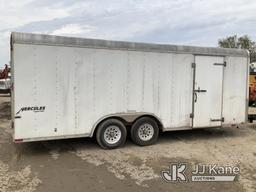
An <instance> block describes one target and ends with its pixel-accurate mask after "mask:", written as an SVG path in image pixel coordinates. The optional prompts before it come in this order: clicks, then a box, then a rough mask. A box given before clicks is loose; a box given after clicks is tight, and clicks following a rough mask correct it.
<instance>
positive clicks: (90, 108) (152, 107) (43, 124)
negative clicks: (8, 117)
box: [11, 33, 249, 149]
mask: <svg viewBox="0 0 256 192" xmlns="http://www.w3.org/2000/svg"><path fill="white" fill-rule="evenodd" d="M248 62H249V59H248V52H247V51H245V50H239V49H223V48H209V47H193V46H178V45H165V44H149V43H135V42H121V41H107V40H96V39H85V38H74V37H61V36H51V35H40V34H28V33H12V35H11V70H12V84H13V86H12V122H13V127H14V142H16V143H19V142H29V141H44V140H53V139H65V138H76V137H93V136H95V138H96V139H97V142H98V143H99V145H100V146H102V147H103V148H109V149H112V148H117V147H120V146H122V145H123V144H124V143H125V140H126V136H127V132H130V134H131V139H132V140H133V141H134V143H136V144H138V145H141V146H144V145H150V144H153V143H155V142H156V141H157V138H158V134H159V132H160V131H163V132H164V131H174V130H191V129H192V130H193V129H199V128H206V127H221V126H228V125H239V124H241V123H244V122H246V121H247V111H248V109H247V108H248V97H249V95H248V69H249V67H248ZM24 69H26V70H24Z"/></svg>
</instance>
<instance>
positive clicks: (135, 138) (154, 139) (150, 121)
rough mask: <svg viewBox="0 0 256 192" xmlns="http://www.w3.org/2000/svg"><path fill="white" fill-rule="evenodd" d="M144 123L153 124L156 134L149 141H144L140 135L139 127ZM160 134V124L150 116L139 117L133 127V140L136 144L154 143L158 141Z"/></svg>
mask: <svg viewBox="0 0 256 192" xmlns="http://www.w3.org/2000/svg"><path fill="white" fill-rule="evenodd" d="M144 123H148V124H150V125H152V127H153V129H154V135H153V137H152V138H151V139H150V140H148V141H143V140H141V139H140V137H139V127H140V126H141V125H143V124H144ZM158 135H159V127H158V124H157V122H156V121H155V120H154V119H152V118H150V117H141V118H139V119H137V120H136V121H135V122H134V123H133V125H132V127H131V139H132V140H133V142H134V143H135V144H137V145H140V146H146V145H152V144H154V143H156V142H157V139H158Z"/></svg>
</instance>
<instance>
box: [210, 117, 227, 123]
mask: <svg viewBox="0 0 256 192" xmlns="http://www.w3.org/2000/svg"><path fill="white" fill-rule="evenodd" d="M211 121H213V122H216V121H221V122H224V117H222V118H221V119H211Z"/></svg>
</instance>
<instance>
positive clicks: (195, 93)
mask: <svg viewBox="0 0 256 192" xmlns="http://www.w3.org/2000/svg"><path fill="white" fill-rule="evenodd" d="M194 102H195V103H196V102H197V93H196V92H195V100H194Z"/></svg>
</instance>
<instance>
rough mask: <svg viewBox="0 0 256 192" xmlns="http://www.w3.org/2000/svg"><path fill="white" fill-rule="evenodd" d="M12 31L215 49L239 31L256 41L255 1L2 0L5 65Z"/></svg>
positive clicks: (0, 41) (0, 50) (1, 60)
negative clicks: (220, 40) (219, 41)
mask: <svg viewBox="0 0 256 192" xmlns="http://www.w3.org/2000/svg"><path fill="white" fill-rule="evenodd" d="M12 31H15V32H29V33H43V34H50V35H61V36H74V37H85V38H97V39H108V40H123V41H136V42H149V43H164V44H179V45H196V46H211V47H215V46H217V42H218V39H220V38H224V37H226V36H230V35H235V34H237V35H239V36H240V35H245V34H247V35H249V36H250V37H251V38H252V39H253V40H256V1H255V0H73V1H72V0H62V1H58V0H0V66H3V65H4V64H5V63H8V62H9V60H10V56H9V49H10V46H9V39H10V33H11V32H12Z"/></svg>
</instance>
